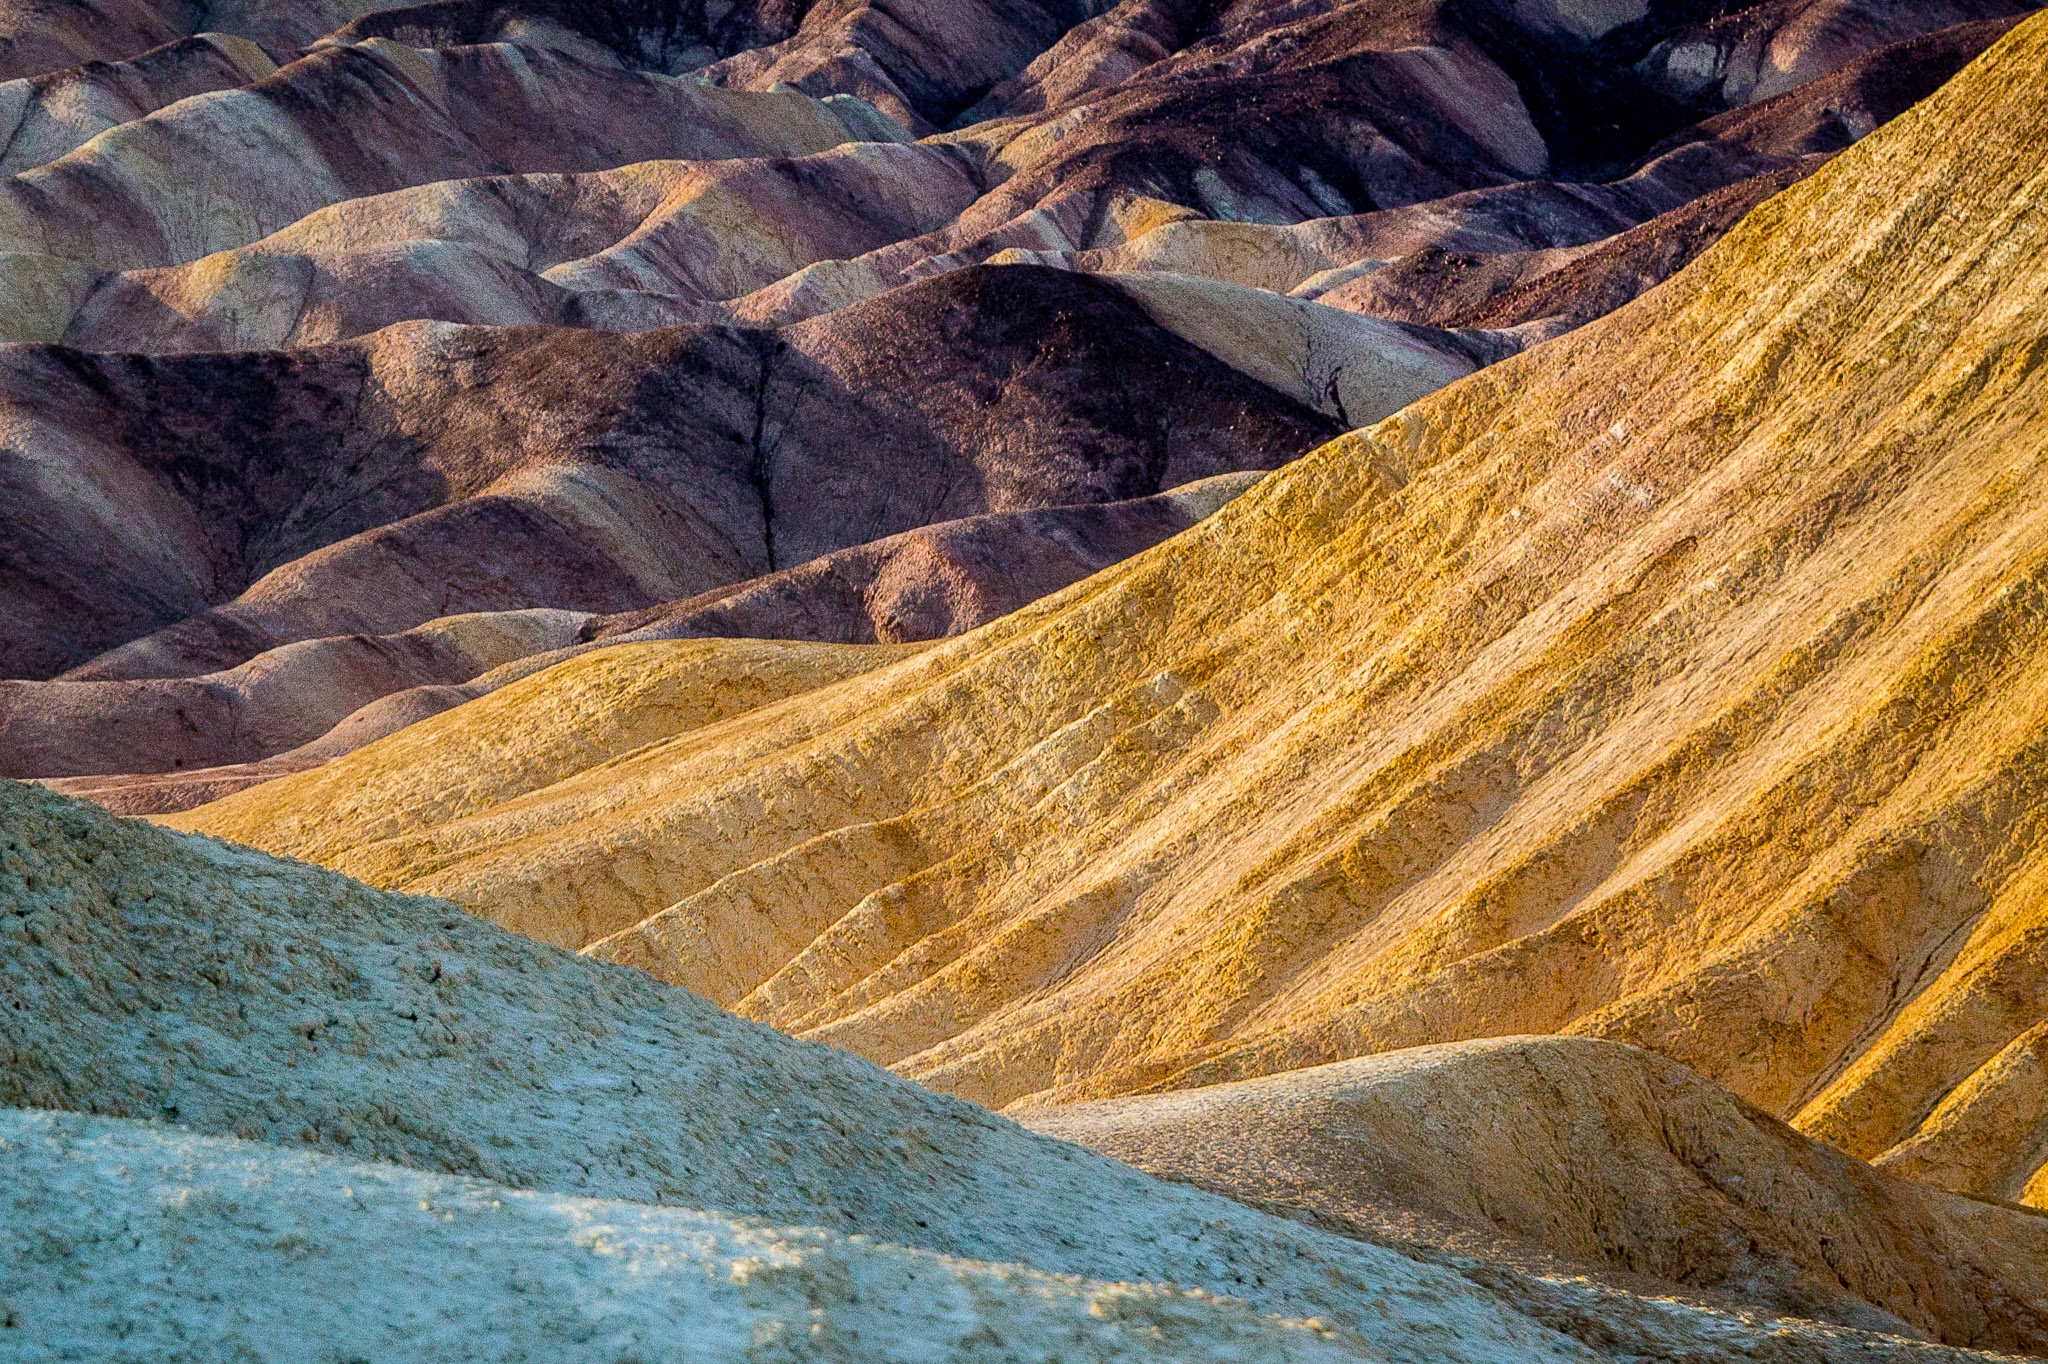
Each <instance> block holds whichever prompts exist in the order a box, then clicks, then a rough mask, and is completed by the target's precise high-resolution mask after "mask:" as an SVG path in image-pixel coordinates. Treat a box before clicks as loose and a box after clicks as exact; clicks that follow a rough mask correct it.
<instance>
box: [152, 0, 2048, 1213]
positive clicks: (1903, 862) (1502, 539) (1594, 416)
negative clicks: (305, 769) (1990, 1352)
mask: <svg viewBox="0 0 2048 1364" xmlns="http://www.w3.org/2000/svg"><path fill="white" fill-rule="evenodd" d="M2044 144H2048V19H2035V20H2032V21H2030V22H2028V23H2026V24H2024V25H2022V26H2021V27H2020V28H2019V29H2017V30H2016V31H2015V32H2014V33H2013V34H2012V35H2011V36H2010V37H2008V38H2007V39H2006V40H2004V41H2003V42H2001V43H2000V44H1999V45H1998V46H1997V47H1995V48H1994V49H1992V51H1991V52H1989V53H1988V54H1987V55H1986V56H1984V57H1983V58H1981V59H1980V60H1978V61H1977V62H1976V63H1975V64H1974V65H1973V66H1971V67H1970V68H1969V69H1968V70H1967V71H1965V73H1964V74H1963V75H1962V76H1960V77H1958V78H1957V79H1956V80H1955V81H1954V82H1952V83H1951V84H1950V85H1949V86H1947V87H1946V88H1945V89H1944V90H1943V91H1942V92H1941V93H1939V94H1938V95H1936V96H1935V97H1934V98H1932V99H1930V100H1928V101H1926V102H1925V103H1923V104H1922V105H1920V106H1918V107H1917V108H1916V109H1915V110H1913V111H1912V112H1911V113H1909V114H1907V115H1905V116H1903V117H1901V118H1900V119H1898V120H1897V121H1895V122H1894V123H1892V124H1891V125H1888V126H1887V127H1886V128H1884V129H1883V130H1881V131H1880V132H1878V133H1877V134H1875V135H1873V136H1872V137H1870V138H1868V139H1866V140H1865V141H1864V142H1862V143H1860V144H1858V145H1857V146H1856V147H1855V148H1854V149H1852V150H1850V151H1849V152H1846V153H1844V154H1842V155H1841V156H1840V157H1838V158H1837V159H1836V160H1835V161H1833V162H1832V163H1830V165H1829V166H1828V167H1827V168H1826V169H1824V170H1823V171H1822V172H1820V173H1819V174H1817V175H1815V176H1814V177H1812V178H1811V179H1809V180H1807V181H1805V182H1802V183H1801V184H1799V185H1797V186H1795V187H1793V188H1792V189H1790V190H1788V191H1787V192H1785V193H1784V194H1782V195H1780V196H1778V197H1777V198H1775V199H1773V200H1771V201H1769V202H1768V203H1766V204H1765V205H1764V206H1763V207H1762V208H1760V209H1759V210H1757V211H1756V212H1755V213H1753V214H1752V215H1751V216H1750V217H1749V218H1748V219H1746V220H1745V221H1744V223H1743V224H1742V225H1741V226H1740V227H1739V228H1737V229H1736V230H1735V231H1734V232H1732V233H1731V234H1730V235H1729V236H1728V237H1727V238H1725V239H1724V240H1723V241H1722V242H1720V243H1719V244H1718V245H1717V246H1715V247H1714V248H1712V249H1711V250H1709V251H1708V252H1707V253H1706V254H1705V255H1704V256H1702V257H1701V258H1700V260H1699V261H1697V262H1696V263H1695V264H1694V265H1693V266H1692V267H1690V268H1689V269H1688V270H1686V271H1685V272H1684V273H1683V274H1681V275H1680V276H1678V277H1677V278H1676V279H1675V280H1673V281H1671V282H1670V283H1668V284H1667V285H1665V286H1663V287H1661V288H1659V289H1657V290H1655V291H1653V292H1652V293H1651V294H1649V295H1647V296H1645V297H1644V298H1642V299H1641V300H1639V301H1638V302H1636V303H1635V304H1633V305H1631V306H1629V307H1627V308H1625V309H1623V310H1622V311H1621V312H1619V313H1616V314H1614V315H1612V316H1611V317H1609V318H1607V319H1606V320H1605V321H1603V322H1600V323H1598V324H1595V325H1593V326H1590V327H1587V328H1585V329H1584V330H1582V331H1580V332H1577V333H1574V334H1573V335H1571V336H1569V337H1566V338H1564V339H1562V340H1560V341H1558V342H1555V343H1552V344H1550V345H1547V346H1544V347H1541V348H1539V349H1537V350H1536V351H1533V352H1531V353H1528V354H1525V355H1523V356H1521V357H1519V358H1517V359H1515V360H1512V361H1509V362H1507V363H1505V364H1502V365H1499V366H1496V367H1494V368H1492V369H1489V370H1485V371H1482V372H1481V373H1479V374H1477V375H1475V376H1473V377H1471V378H1469V379H1466V380H1464V381H1462V382H1460V383H1458V384H1455V385H1453V386H1452V387H1450V388H1449V389H1446V390H1444V391H1442V392H1440V393H1439V394H1437V395H1435V396H1433V397H1430V398H1428V399H1425V400H1424V401H1422V402H1421V403H1418V404H1417V405H1415V406H1413V407H1411V408H1409V409H1407V410H1406V411H1405V412H1403V413H1402V414H1400V415H1398V416H1396V417H1394V418H1392V419H1389V420H1388V421H1386V422H1384V423H1382V424H1380V425H1379V426H1377V427H1374V428H1372V429H1370V430H1368V431H1365V432H1361V433H1358V434H1356V435H1353V436H1350V437H1346V438H1344V439H1342V440H1339V441H1337V442H1335V443H1333V444H1331V445H1328V446H1326V447H1324V448H1322V449H1321V450H1319V451H1317V452H1315V453H1314V454H1312V455H1310V456H1308V457H1307V458H1304V459H1302V460H1300V461H1298V462H1297V463H1295V464H1293V465H1291V466H1289V467H1288V468H1286V469H1285V470H1283V471H1282V472H1280V473H1278V474H1275V475H1273V476H1271V477H1270V478H1268V479H1267V480H1266V481H1265V482H1264V483H1263V484H1261V485H1260V486H1259V487H1258V488H1257V489H1256V490H1254V491H1253V492H1252V493H1250V494H1248V495H1247V496H1245V497H1244V498H1242V499H1240V500H1239V501H1237V502H1235V503H1233V504H1232V505H1230V506H1229V507H1227V508H1225V509H1224V510H1223V511H1222V512H1221V513H1219V514H1218V515H1217V516H1215V517H1214V518H1212V519H1211V520H1209V521H1207V522H1205V523H1203V524H1202V525H1200V526H1198V527H1196V528H1195V529H1193V530H1191V531H1189V532H1187V533H1185V534H1183V535H1181V536H1179V537H1177V538H1176V539H1174V540H1171V541H1169V542H1167V543H1166V544H1164V545H1162V546H1160V547H1159V548H1158V549H1156V550H1153V551H1151V552H1149V553H1146V554H1144V555H1141V556H1139V557H1138V558H1136V559H1134V560H1131V561H1128V562H1126V563H1124V564H1122V565H1119V566H1117V567H1115V568H1112V569H1110V570H1108V571H1107V572H1104V573H1102V574H1099V575H1097V576H1095V577H1093V578H1090V579H1088V580H1086V581H1084V582H1082V583H1080V584H1078V585H1077V586H1075V587H1073V588H1070V589H1068V590H1066V591H1065V592H1062V593H1060V594H1058V595H1056V596H1054V597H1051V598H1048V599H1046V600H1044V601H1042V602H1040V603H1038V604H1036V605H1034V606H1032V607H1029V608H1027V609H1025V610H1023V611H1021V612H1018V613H1017V614H1015V615H1013V616H1010V617H1007V618H1005V619H1003V620H1000V621H997V622H996V623H994V624H992V625H990V626H987V627H985V628H983V629H981V630H979V631H976V632H975V633H973V634H970V635H967V636H965V637H962V638H960V639H957V640H953V641H949V642H946V643H943V644H940V645H937V646H934V647H932V648H930V649H928V650H927V651H925V652H922V653H919V654H917V655H916V656H915V657H911V658H907V659H899V660H897V661H895V662H893V663H891V664H890V665H889V666H880V667H876V668H874V669H872V670H870V671H865V672H859V673H857V674H854V675H847V673H846V672H845V671H841V672H838V673H834V674H832V675H831V676H829V677H828V676H826V675H825V674H824V673H822V672H821V673H820V674H818V675H817V676H816V677H815V678H814V679H812V680H814V681H816V682H817V683H821V684H822V685H816V686H813V687H811V688H810V689H808V690H802V691H797V690H795V689H794V688H793V687H784V688H780V689H778V688H775V687H769V688H756V689H754V690H753V691H750V692H749V693H748V694H747V695H746V696H745V697H744V698H742V699H741V700H740V701H738V702H735V703H734V704H733V705H732V706H730V707H724V709H726V710H727V711H728V712H731V711H737V712H738V713H727V714H726V715H725V718H716V717H714V716H712V715H710V714H709V713H708V712H707V714H706V716H705V718H707V719H711V720H712V723H710V724H708V725H702V726H700V727H697V728H692V729H689V730H687V732H682V733H679V734H675V735H674V737H666V738H663V737H655V736H653V735H652V734H650V733H649V732H648V730H646V729H645V728H642V727H640V726H638V725H636V724H624V725H620V726H618V727H617V731H618V732H616V733H613V734H606V735H601V736H599V737H597V738H593V739H591V740H589V741H587V742H585V741H582V740H576V741H574V744H571V741H569V740H565V739H562V738H560V737H558V736H556V735H554V734H553V731H555V730H556V729H558V728H560V727H563V726H565V725H570V724H576V723H582V722H583V721H582V720H581V719H579V717H584V718H587V719H589V720H590V721H591V722H592V723H597V724H600V725H602V724H605V723H609V722H607V721H605V720H604V719H603V716H604V714H605V709H606V707H605V704H603V702H604V698H605V697H606V696H607V695H608V694H609V693H608V692H607V691H606V690H605V689H607V688H609V689H612V690H613V691H615V692H616V693H617V694H618V695H619V696H620V697H621V698H622V704H632V703H633V702H632V698H633V697H634V696H635V695H637V694H638V693H636V692H635V690H634V689H635V688H636V687H638V686H640V685H641V684H640V682H639V681H637V680H636V679H637V678H640V677H642V676H650V675H652V674H651V673H650V672H649V671H648V670H656V671H658V670H659V669H660V668H662V667H663V666H665V664H664V662H663V656H662V652H661V650H660V649H659V648H658V647H654V646H643V652H639V653H635V654H631V655H628V656H625V657H623V658H620V659H616V660H613V659H611V658H610V657H609V656H608V655H607V654H604V653H597V654H591V655H586V656H584V657H582V658H579V659H577V660H575V661H574V662H572V663H570V664H568V665H564V667H562V668H560V669H557V670H555V671H553V672H549V673H543V674H541V675H539V676H537V677H535V678H532V679H529V680H528V681H527V682H526V683H523V684H520V685H519V686H516V687H510V688H506V689H505V690H503V691H501V692H499V693H497V694H495V695H494V696H493V697H492V698H491V703H492V704H489V705H484V704H478V705H472V706H466V707H462V708H459V709H457V710H455V711H451V712H448V713H447V714H445V715H443V716H441V717H438V718H437V719H436V720H434V721H432V722H429V724H428V725H424V726H420V727H416V728H415V729H413V730H408V731H403V732H401V733H399V734H397V735H394V736H392V737H391V738H390V739H387V740H384V741H381V742H379V743H377V744H374V745H371V746H369V747H367V748H365V749H362V750H360V751H359V752H357V753H355V754H352V755H350V756H349V757H346V758H344V759H341V760H338V761H337V762H335V763H332V764H329V765H328V766H326V767H323V768H320V769H316V770H314V771H312V772H309V773H306V774H303V775H300V776H296V777H290V778H285V779H282V780H279V781H276V782H272V783H268V784H266V785H263V786H259V787H255V788H252V789H250V790H248V791H246V792H243V793H241V794H239V795H237V796H234V797H231V798H229V799H227V800H224V801H221V802H219V803H217V804H214V805H212V806H208V807H204V808H202V809H200V810H198V811H195V812H192V813H190V814H188V815H186V816H181V817H178V818H177V819H175V820H173V821H171V822H173V823H175V824H178V825H180V826H181V827H191V828H199V829H204V830H206V831H209V832H212V833H217V834H221V835H223V836H226V837H230V838H235V839H239V840H242V841H245V842H250V843H254V844H256V845H258V846H260V847H264V848H267V849H270V850H273V851H278V852H283V853H288V854H291V855H294V856H299V857H306V858H311V859H314V860H318V861H321V862H324V863H327V864H329V865H331V866H334V867H336V868H339V869H341V870H344V871H347V872H349V873H351V874H354V875H357V876H360V877H363V878H365V879H368V880H370V881H372V882H374V883H376V884H379V885H384V886H390V887H403V888H406V889H408V890H415V891H427V892H433V893H436V894H442V895H447V896H450V897H452V898H454V899H456V900H458V901H460V902H461V903H463V904H465V905H468V906H470V907H471V908H473V909H475V910H476V911H478V912H480V913H483V914H486V915H488V916H490V917H491V918H494V919H496V920H498V921H500V922H502V923H505V924H507V925H510V926H513V927H517V928H519V929H521V930H522V931H526V932H529V933H532V934H534V935H536V936H540V937H543V938H547V939H550V940H553V941H556V942H562V943H570V944H576V945H585V946H590V947H591V949H592V951H593V952H595V953H596V954H597V955H600V956H603V957H607V958H609V959H612V960H616V961H621V962H630V963H634V964H638V965H641V966H644V967H646V968H647V969H649V970H651V971H653V972H654V973H655V974H657V975H659V976H661V977H663V978H664V979H667V980H670V981H675V982H680V983H684V984H687V985H690V986H692V987H694V988H696V989H699V990H701V991H703V992H705V993H706V994H708V995H710V996H711V997H712V998H714V999H716V1000H718V1001H719V1002H721V1003H726V1004H729V1005H731V1006H733V1007H735V1008H737V1009H738V1010H740V1011H741V1012H742V1013H746V1014H750V1015H752V1016H755V1017H758V1018H762V1019H765V1020H768V1021H771V1022H774V1023H776V1024H778V1025H780V1026H782V1027H784V1028H787V1029H789V1030H792V1031H795V1032H799V1033H802V1034H804V1035H807V1036H811V1037H814V1038H818V1039H820V1040H823V1041H827V1042H831V1043H834V1044H837V1045H840V1046H844V1047H848V1048H851V1049H852V1050H854V1051H856V1052H859V1053H861V1054H863V1055H866V1056H868V1057H871V1058H874V1059H876V1060H879V1061H882V1062H884V1063H886V1064H888V1065H890V1066H892V1067H893V1068H895V1069H896V1070H897V1071H899V1072H901V1073H903V1074H905V1075H909V1076H912V1077H914V1078H916V1079H919V1080H921V1081H923V1082H925V1083H927V1084H930V1085H933V1086H936V1087H938V1088H941V1089H946V1090H950V1091H953V1092H955V1093H958V1094H961V1095H964V1096H967V1097H970V1098H973V1099H977V1100H979V1101H982V1102H984V1103H988V1104H992V1105H1006V1104H1012V1103H1019V1102H1032V1103H1042V1102H1060V1101H1067V1100H1073V1099H1081V1098H1095V1097H1103V1096H1112V1095H1119V1094H1128V1093H1135V1092H1143V1091H1148V1090H1157V1089H1164V1088H1178V1087H1186V1086H1190V1085H1195V1084H1203V1083H1209V1082H1212V1081H1220V1080H1229V1079H1236V1078H1242V1077H1248V1076H1255V1075H1260V1074H1266V1073H1270V1072H1276V1071H1280V1070H1285V1069H1290V1068H1295V1067H1301V1066H1306V1065H1312V1064H1317V1063H1322V1062H1328V1061H1333V1060H1338V1059H1343V1058H1347V1057H1353V1056H1357V1055H1361V1054H1366V1053H1372V1052H1377V1051H1383V1050H1387V1049H1391V1048H1397V1047H1406V1046H1412V1045H1417V1044H1423V1043H1432V1042H1440V1041H1447V1040H1456V1039H1464V1038H1476V1037H1487V1036H1498V1035H1507V1034H1520V1033H1559V1032H1569V1033H1579V1034H1585V1035H1591V1036H1597V1037H1604V1038H1611V1039H1618V1040H1624V1041H1629V1042H1633V1043H1637V1044H1639V1045H1642V1046H1644V1047H1647V1048H1649V1049H1651V1050H1654V1051H1657V1052H1660V1053H1662V1054H1663V1055H1665V1056H1668V1057H1671V1058H1673V1059H1676V1060H1678V1061H1681V1062H1683V1063H1685V1064H1686V1065H1688V1066H1690V1067H1692V1068H1693V1069H1695V1070H1697V1071H1699V1072H1700V1073H1702V1074H1704V1075H1706V1076H1708V1077H1710V1078H1712V1079H1713V1080H1715V1081H1717V1082H1719V1083H1721V1084H1722V1085H1725V1086H1727V1087H1728V1088H1730V1089H1733V1090H1734V1091H1736V1092H1737V1093H1738V1094H1740V1095H1742V1096H1743V1097H1745V1098H1747V1099H1749V1100H1751V1101H1753V1102H1755V1103H1757V1104H1759V1105H1760V1106H1762V1107H1764V1108H1767V1109H1769V1110H1771V1111H1772V1112H1775V1113H1778V1114H1781V1115H1783V1116H1785V1117H1787V1118H1789V1119H1791V1120H1792V1121H1793V1123H1794V1124H1795V1125H1796V1126H1798V1127H1799V1128H1801V1129H1802V1130H1804V1131H1806V1132H1808V1133H1811V1134H1814V1135H1817V1136H1820V1137H1822V1138H1824V1139H1826V1140H1828V1141H1830V1142H1832V1143H1834V1144H1836V1145H1837V1146H1839V1147H1841V1148H1843V1149H1844V1150H1847V1151H1848V1152H1850V1153H1852V1154H1855V1155H1859V1156H1863V1157H1866V1158H1875V1159H1876V1160H1877V1161H1878V1163H1879V1164H1880V1165H1882V1166H1886V1167H1888V1168H1890V1169H1891V1170H1892V1171H1893V1172H1895V1173H1903V1174H1908V1175H1912V1176H1915V1177H1917V1178H1921V1179H1925V1180H1928V1181H1930V1182H1933V1183H1935V1184H1938V1185H1942V1186H1944V1187H1948V1188H1952V1189H1958V1190H1963V1191H1967V1192H1973V1193H1977V1194H1982V1195H1990V1196H1995V1197H2000V1198H2006V1199H2014V1200H2019V1201H2023V1202H2028V1203H2032V1204H2035V1205H2037V1206H2041V1205H2048V1174H2044V1173H2043V1171H2042V1167H2043V1161H2044V1158H2048V1025H2044V1022H2043V1020H2044V1016H2048V1009H2044V1007H2043V1001H2044V998H2048V410H2044V409H2048V374H2044V370H2043V362H2044V360H2048V210H2044V208H2043V206H2042V205H2043V204H2044V202H2048V164H2044V161H2043V158H2042V155H2041V147H2042V146H2043V145H2044ZM868 656H869V657H879V655H875V654H873V653H872V652H871V653H870V654H869V655H868ZM597 669H610V670H611V672H609V673H608V674H607V675H606V677H605V678H604V679H602V680H596V679H595V678H594V673H593V670H597ZM742 705H751V706H752V708H751V709H744V710H741V709H740V707H741V706H742ZM672 732H673V731H671V733H672ZM650 740H651V741H650ZM572 746H573V747H575V750H576V751H575V752H574V753H573V754H571V753H568V751H567V750H568V748H569V747H572ZM529 747H530V750H531V751H532V752H534V753H535V754H536V755H537V756H536V757H535V758H533V759H532V761H531V762H530V763H529V762H528V761H527V759H526V758H525V757H524V756H523V755H524V754H525V753H526V752H528V751H529Z"/></svg>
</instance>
